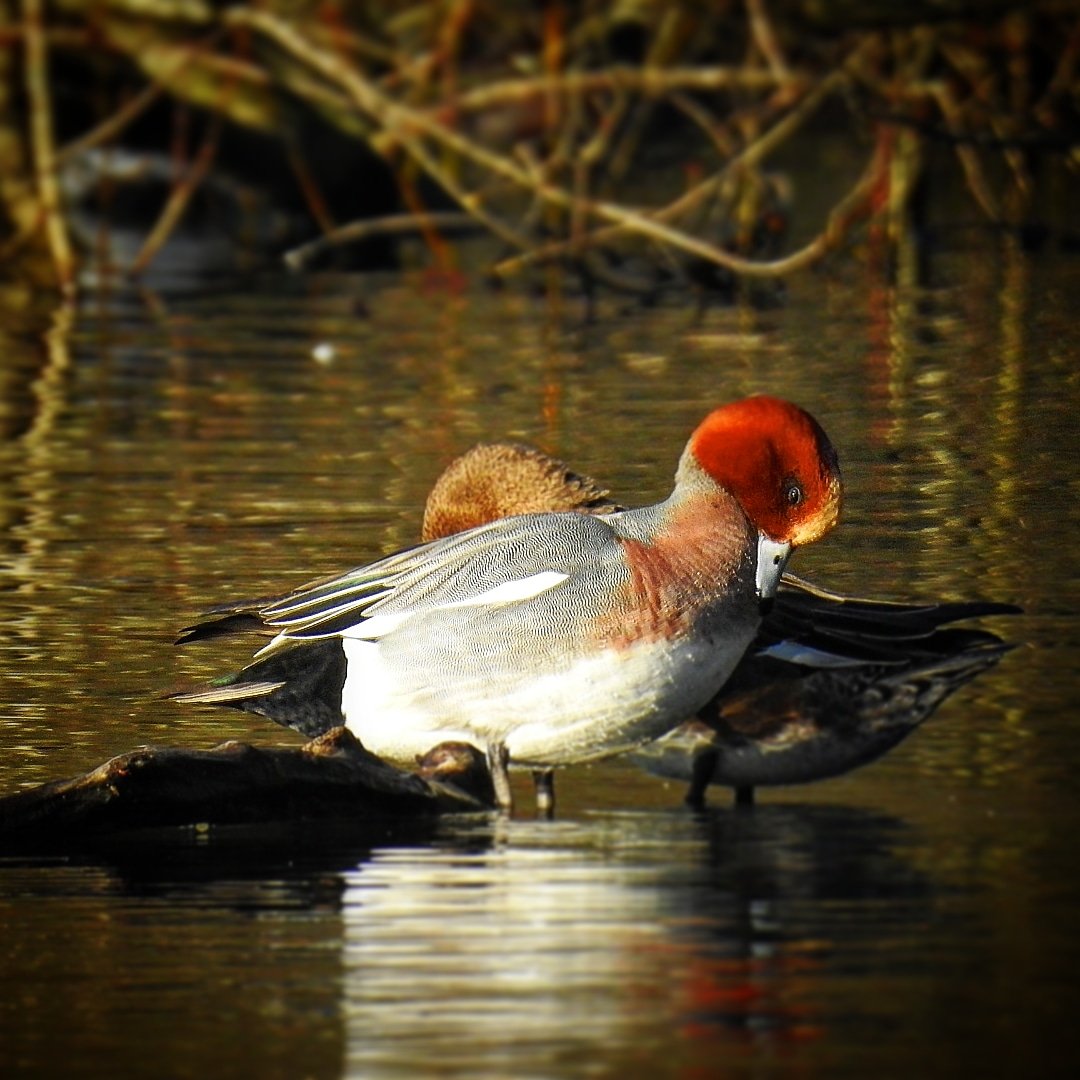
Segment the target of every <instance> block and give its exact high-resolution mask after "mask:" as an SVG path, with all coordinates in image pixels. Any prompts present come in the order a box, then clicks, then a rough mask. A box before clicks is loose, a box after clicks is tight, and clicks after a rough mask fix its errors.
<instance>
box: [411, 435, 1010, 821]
mask: <svg viewBox="0 0 1080 1080" xmlns="http://www.w3.org/2000/svg"><path fill="white" fill-rule="evenodd" d="M545 506H546V507H547V508H549V509H553V510H554V509H557V510H578V511H579V512H582V513H610V512H611V511H613V510H620V509H622V507H621V506H620V505H619V504H618V503H616V502H614V501H613V500H612V498H611V495H610V493H609V492H608V491H607V490H606V489H605V488H603V487H602V486H601V485H600V484H598V483H597V482H596V481H595V480H593V479H591V478H590V477H587V476H583V475H581V474H579V473H576V472H574V471H573V470H571V469H570V468H569V467H568V466H567V465H565V464H564V463H563V462H561V461H557V460H556V459H554V458H551V457H549V456H548V455H546V454H544V453H542V452H541V451H539V450H536V449H533V448H532V447H528V446H521V445H517V444H508V443H488V444H481V445H479V446H475V447H473V448H472V449H471V450H469V451H468V452H467V453H465V454H463V455H462V456H461V457H459V458H457V459H456V460H455V461H453V462H452V463H451V464H450V465H449V466H448V467H447V468H446V470H445V471H444V472H443V474H442V475H441V476H440V477H439V479H438V480H437V481H436V482H435V485H434V487H433V488H432V490H431V494H430V495H429V496H428V501H427V505H426V507H425V511H424V523H423V539H425V540H431V539H435V538H436V537H438V536H442V535H448V534H450V533H454V532H460V531H462V530H464V529H469V528H473V527H475V526H476V525H480V524H483V523H484V522H486V521H489V520H492V519H494V518H497V517H505V516H507V515H511V514H515V513H518V512H520V511H521V510H522V509H527V510H537V509H542V508H544V507H545ZM1019 610H1020V609H1019V608H1017V607H1015V606H1013V605H1011V604H1002V603H993V602H986V601H961V602H953V603H927V604H905V603H895V602H892V601H887V600H869V599H864V598H861V597H853V596H843V595H841V594H839V593H835V592H831V591H829V590H827V589H823V588H821V587H819V586H815V585H812V584H810V583H809V582H806V581H802V580H800V579H798V578H795V577H792V576H791V575H790V574H787V573H785V574H784V576H783V578H782V581H781V585H780V589H779V590H778V592H777V595H776V601H775V605H774V607H773V609H772V611H770V612H769V614H768V615H767V616H766V617H765V619H764V621H763V622H762V625H761V627H760V628H759V630H758V634H757V636H756V638H755V639H754V641H753V643H752V645H751V646H750V648H749V649H748V650H747V652H746V654H745V656H744V657H743V659H742V660H741V661H740V662H739V664H738V666H737V667H736V668H735V670H734V672H733V673H732V675H731V677H730V678H729V679H728V681H727V682H726V683H725V684H724V686H723V688H722V689H721V690H720V691H719V692H718V693H717V694H716V695H715V696H714V697H713V698H712V699H711V700H710V701H709V702H708V703H707V704H706V705H705V706H704V708H702V709H701V710H700V712H699V713H698V715H697V716H696V717H695V718H694V719H692V720H687V721H686V722H684V723H682V724H680V725H679V726H678V727H676V728H675V729H674V730H673V731H671V732H669V733H668V734H666V735H664V736H662V737H661V738H659V739H657V740H656V741H654V742H650V743H648V744H646V745H645V746H642V747H640V748H639V749H638V750H636V751H634V752H633V753H632V755H631V756H632V757H633V759H634V760H635V761H636V762H637V763H639V764H640V765H642V766H643V767H644V768H645V769H647V770H648V771H650V772H653V773H655V774H657V775H660V776H664V777H668V778H671V779H679V780H685V781H688V782H689V785H690V786H689V790H688V793H687V796H686V801H687V802H688V803H690V804H691V805H696V806H700V805H702V804H703V803H704V801H705V794H706V789H707V787H708V785H710V784H715V785H720V786H726V787H731V788H734V789H735V792H736V801H737V802H738V803H739V804H741V805H746V804H748V803H751V802H752V801H753V792H754V789H755V788H756V787H765V786H772V785H787V784H804V783H810V782H813V781H817V780H823V779H827V778H828V777H832V776H839V775H842V774H843V773H847V772H850V771H851V770H852V769H855V768H857V767H859V766H861V765H866V764H869V763H870V762H872V761H875V760H877V759H878V758H879V757H881V756H882V755H883V754H885V753H887V752H888V751H889V750H891V749H892V748H893V747H894V746H896V745H897V744H898V743H900V742H901V741H902V740H903V739H904V738H906V737H907V736H908V735H910V734H911V732H913V731H914V730H915V729H916V728H917V727H919V725H920V724H922V723H923V722H924V721H925V720H926V719H927V718H928V717H929V716H930V715H931V714H932V713H933V712H934V711H935V710H936V709H937V707H938V706H939V705H941V703H942V702H943V701H944V700H945V699H946V698H947V697H949V696H950V695H951V694H953V693H954V692H955V691H956V690H958V689H959V688H960V687H961V686H963V685H965V684H966V683H968V682H970V681H971V680H972V679H973V678H975V676H976V675H978V674H979V673H980V672H983V671H985V670H987V669H988V668H990V667H993V666H994V665H995V664H996V663H997V662H998V661H999V660H1000V659H1001V657H1002V656H1004V655H1005V653H1006V652H1008V651H1009V650H1010V649H1011V648H1012V646H1011V645H1007V644H1005V643H1004V642H1002V640H1001V638H999V637H998V636H997V635H995V634H992V633H990V632H989V631H985V630H973V629H968V628H957V627H951V626H949V624H951V623H955V622H959V621H961V620H966V619H973V618H979V617H983V616H990V615H1004V614H1013V613H1016V612H1018V611H1019Z"/></svg>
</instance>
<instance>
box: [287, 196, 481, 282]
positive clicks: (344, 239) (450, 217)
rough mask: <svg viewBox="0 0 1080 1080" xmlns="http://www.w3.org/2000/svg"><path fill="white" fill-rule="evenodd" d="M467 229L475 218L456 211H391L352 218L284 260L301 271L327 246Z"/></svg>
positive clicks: (309, 242)
mask: <svg viewBox="0 0 1080 1080" xmlns="http://www.w3.org/2000/svg"><path fill="white" fill-rule="evenodd" d="M431 228H434V229H439V230H440V231H443V232H447V231H451V230H459V229H463V230H468V229H474V228H476V221H475V220H474V219H473V218H472V217H471V216H470V215H469V214H463V213H459V212H458V211H456V210H447V211H440V210H430V211H424V212H423V213H420V214H388V215H386V216H385V217H378V218H368V219H366V220H364V221H351V222H349V224H347V225H339V226H338V227H337V228H335V229H331V230H329V231H328V232H327V233H326V235H325V236H319V237H316V238H315V239H314V240H309V241H308V242H307V243H306V244H301V245H300V246H299V247H295V248H293V249H292V250H291V251H287V252H286V253H285V254H284V256H282V259H283V261H284V263H285V265H286V266H287V267H288V268H289V269H290V270H301V269H303V267H304V266H306V265H307V264H308V263H309V262H311V260H312V259H314V258H316V257H317V256H318V255H320V254H321V253H322V252H323V251H325V250H326V249H327V248H331V247H338V246H340V245H342V244H352V243H356V242H357V241H360V240H370V239H371V238H372V237H373V236H401V235H406V234H408V233H415V232H424V231H425V230H426V229H431Z"/></svg>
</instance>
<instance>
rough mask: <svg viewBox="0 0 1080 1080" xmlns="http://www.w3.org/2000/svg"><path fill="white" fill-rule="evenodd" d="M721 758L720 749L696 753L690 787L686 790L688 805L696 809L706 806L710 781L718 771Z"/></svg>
mask: <svg viewBox="0 0 1080 1080" xmlns="http://www.w3.org/2000/svg"><path fill="white" fill-rule="evenodd" d="M719 760H720V751H719V750H702V751H701V753H699V754H695V755H694V762H693V765H692V766H691V771H690V788H689V790H688V791H687V792H686V799H685V802H686V805H687V806H692V807H693V808H694V809H695V810H703V809H704V808H705V793H706V792H707V791H708V790H709V781H710V780H711V779H712V778H713V773H714V772H716V764H717V762H718V761H719Z"/></svg>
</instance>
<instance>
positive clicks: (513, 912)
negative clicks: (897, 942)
mask: <svg viewBox="0 0 1080 1080" xmlns="http://www.w3.org/2000/svg"><path fill="white" fill-rule="evenodd" d="M900 830H901V826H900V825H899V824H898V823H897V822H895V821H893V820H891V819H888V818H884V817H880V816H876V815H872V814H865V813H860V812H858V811H852V810H847V809H838V810H835V809H831V808H827V807H816V808H815V807H769V808H760V809H759V812H756V813H754V812H751V813H746V812H741V811H720V812H716V813H712V814H707V815H701V816H698V817H692V816H690V815H686V814H669V815H657V814H617V815H612V816H604V817H600V816H597V817H590V818H589V819H587V820H586V821H584V822H579V823H564V824H561V825H554V826H552V825H533V824H526V823H519V822H513V823H500V824H498V825H497V827H496V828H495V830H494V831H492V832H488V831H487V829H486V828H484V829H473V830H470V831H467V832H464V833H461V834H459V835H456V836H454V837H452V838H448V839H447V842H445V843H441V844H438V845H436V846H433V847H430V848H421V849H414V848H389V849H383V850H380V851H377V852H376V853H375V854H374V856H373V857H372V859H371V860H370V861H369V862H366V863H362V864H360V865H359V866H358V867H357V868H356V869H355V870H353V871H350V872H349V873H347V874H346V875H345V881H346V888H345V892H344V896H343V904H344V908H343V922H344V934H345V952H344V997H345V1002H344V1006H345V1015H346V1019H347V1025H348V1032H347V1052H348V1060H349V1064H350V1067H351V1071H352V1072H353V1074H355V1075H364V1076H368V1075H380V1074H381V1073H382V1072H383V1071H387V1072H388V1071H392V1070H393V1068H395V1067H397V1068H403V1069H404V1070H405V1071H409V1070H411V1071H413V1072H414V1073H417V1074H431V1073H433V1072H435V1071H442V1072H449V1073H456V1074H460V1075H481V1074H483V1075H492V1076H495V1075H514V1076H521V1075H547V1074H550V1072H552V1071H554V1070H556V1069H557V1070H558V1071H559V1072H560V1073H561V1074H566V1075H575V1074H577V1073H578V1072H581V1073H587V1072H589V1071H590V1066H592V1067H595V1065H596V1063H597V1062H600V1061H612V1060H619V1059H622V1058H626V1060H627V1061H630V1060H634V1057H635V1055H637V1061H638V1063H639V1065H640V1064H643V1063H644V1061H646V1060H648V1057H642V1056H641V1055H648V1054H649V1053H650V1049H649V1048H652V1051H653V1052H655V1051H656V1050H657V1048H659V1047H663V1046H664V1045H665V1044H667V1043H669V1042H670V1033H671V1032H672V1031H678V1032H679V1033H680V1040H681V1042H680V1047H679V1049H678V1050H675V1051H673V1050H672V1049H671V1048H670V1046H669V1048H668V1049H667V1050H666V1051H664V1052H663V1053H665V1054H671V1053H674V1054H676V1055H677V1057H679V1058H680V1059H684V1060H685V1062H686V1063H687V1064H692V1063H694V1062H695V1061H697V1060H699V1059H700V1060H702V1061H704V1060H707V1059H708V1057H709V1056H710V1055H712V1054H714V1053H716V1052H717V1050H718V1048H719V1047H720V1046H722V1045H725V1044H727V1043H729V1042H731V1043H733V1044H734V1045H736V1046H739V1045H753V1044H757V1043H764V1044H768V1045H772V1046H775V1045H782V1044H784V1043H787V1042H789V1041H801V1040H805V1039H812V1038H816V1037H818V1036H819V1035H820V1034H821V1032H822V1029H823V1027H826V1026H827V1025H828V1023H829V1018H828V1017H827V1016H826V1015H824V1014H823V1012H822V1010H821V1008H820V1007H818V1005H817V1004H816V1003H815V1000H814V994H813V989H812V988H813V986H814V984H815V983H816V982H818V981H820V979H821V978H822V977H823V975H824V974H825V972H826V971H827V969H828V968H829V966H830V964H831V963H832V958H833V957H834V956H835V955H838V954H839V955H844V954H846V952H847V950H848V949H849V947H850V944H851V940H852V932H853V930H854V935H855V937H856V938H858V937H859V936H861V935H863V934H865V935H869V936H871V937H873V938H875V939H879V938H881V937H882V936H891V935H895V934H901V933H903V932H904V930H905V924H906V923H908V922H910V921H911V920H915V919H924V918H925V917H926V910H927V908H928V907H929V906H930V905H931V904H932V900H931V890H930V887H929V885H928V883H927V882H926V881H925V879H924V878H923V877H922V876H921V875H919V874H918V873H916V872H915V871H914V870H912V868H911V867H909V866H907V865H906V864H905V863H904V862H903V861H902V860H901V859H898V858H897V857H896V855H894V854H893V851H892V846H893V839H894V837H895V835H896V834H897V832H898V831H900ZM871 897H872V898H873V903H874V910H875V912H876V914H877V919H876V921H875V923H874V924H873V928H872V927H871V923H870V921H869V920H865V921H863V922H862V923H860V920H859V919H858V918H857V917H856V918H853V917H852V916H853V908H855V907H857V905H858V904H859V903H860V902H863V901H865V900H866V899H867V898H871ZM912 901H918V903H917V904H913V903H912ZM882 916H884V918H882ZM575 1063H576V1065H575Z"/></svg>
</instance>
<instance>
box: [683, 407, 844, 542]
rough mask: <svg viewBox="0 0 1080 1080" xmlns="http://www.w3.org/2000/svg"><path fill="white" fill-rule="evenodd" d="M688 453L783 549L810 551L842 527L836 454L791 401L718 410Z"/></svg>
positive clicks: (708, 418) (697, 433)
mask: <svg viewBox="0 0 1080 1080" xmlns="http://www.w3.org/2000/svg"><path fill="white" fill-rule="evenodd" d="M687 453H688V454H689V455H691V456H692V457H693V459H694V460H695V461H696V463H697V465H698V466H699V467H700V468H701V469H702V470H703V471H705V472H706V473H708V474H709V476H711V477H712V479H713V480H714V481H715V482H716V483H717V484H719V485H720V486H721V487H723V488H725V489H726V490H727V491H729V492H731V494H732V495H734V496H735V498H736V499H738V501H739V505H740V506H742V508H743V512H744V513H745V514H746V516H747V517H748V518H749V519H750V521H751V523H752V524H753V525H754V526H755V527H756V528H757V529H758V531H759V532H762V533H764V534H765V535H767V536H769V537H770V538H771V539H772V540H774V541H776V542H778V543H781V544H790V545H792V546H798V545H799V544H808V543H810V542H811V541H813V540H817V539H818V538H819V537H821V536H823V535H824V534H825V533H827V532H828V531H829V530H830V529H831V528H832V527H833V526H834V525H835V524H836V523H837V521H838V520H839V517H840V502H841V498H842V495H843V485H842V482H841V479H840V465H839V462H838V460H837V456H836V451H835V450H834V449H833V446H832V443H830V442H829V437H828V436H827V435H826V434H825V432H824V430H823V429H822V427H821V425H820V424H819V423H818V422H817V421H816V420H815V419H814V418H813V417H812V416H811V415H810V414H809V413H808V412H806V410H805V409H800V408H799V406H798V405H793V404H792V403H791V402H790V401H784V400H783V399H782V398H776V397H769V396H767V395H765V394H762V395H759V396H757V397H748V398H744V399H743V400H741V401H735V402H732V403H731V404H730V405H723V406H721V407H720V408H719V409H715V410H713V412H711V413H709V415H708V416H706V417H705V419H704V420H703V421H702V422H701V423H700V424H699V425H698V427H697V429H696V430H695V432H694V434H693V435H692V436H691V437H690V442H689V444H688V446H687Z"/></svg>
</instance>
